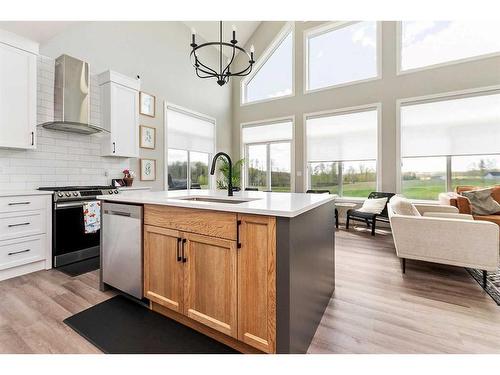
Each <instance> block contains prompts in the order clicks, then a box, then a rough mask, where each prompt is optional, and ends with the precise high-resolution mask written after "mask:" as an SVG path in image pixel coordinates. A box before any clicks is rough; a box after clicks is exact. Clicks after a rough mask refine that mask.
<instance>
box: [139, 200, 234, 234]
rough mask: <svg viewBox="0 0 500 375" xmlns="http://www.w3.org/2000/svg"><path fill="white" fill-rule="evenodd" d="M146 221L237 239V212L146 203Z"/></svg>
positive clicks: (166, 226) (150, 223) (187, 230)
mask: <svg viewBox="0 0 500 375" xmlns="http://www.w3.org/2000/svg"><path fill="white" fill-rule="evenodd" d="M144 223H145V224H147V225H154V226H157V227H163V228H170V229H177V230H181V231H184V232H189V233H197V234H203V235H206V236H211V237H219V238H225V239H228V240H236V225H237V224H236V214H235V213H232V212H221V211H210V210H198V209H193V208H183V207H170V206H158V205H145V206H144Z"/></svg>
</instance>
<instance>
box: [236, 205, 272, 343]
mask: <svg viewBox="0 0 500 375" xmlns="http://www.w3.org/2000/svg"><path fill="white" fill-rule="evenodd" d="M238 220H239V223H240V224H239V234H240V243H241V248H240V249H238V340H240V341H243V342H245V343H247V344H248V345H251V346H253V347H255V348H257V349H260V350H262V351H263V352H266V353H275V352H276V218H275V217H270V216H262V215H243V214H241V215H238Z"/></svg>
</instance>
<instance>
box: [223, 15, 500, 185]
mask: <svg viewBox="0 0 500 375" xmlns="http://www.w3.org/2000/svg"><path fill="white" fill-rule="evenodd" d="M284 24H285V22H278V21H276V22H263V23H261V25H260V26H259V28H258V29H257V30H256V31H255V33H254V34H253V36H252V37H251V38H250V39H249V41H248V42H247V48H248V46H250V45H251V44H253V45H254V46H255V51H256V56H257V57H258V56H261V54H262V52H263V51H264V50H265V49H266V48H267V46H268V45H269V44H270V43H271V42H272V40H273V39H274V37H275V36H276V35H277V34H278V33H279V31H280V30H281V28H282V27H283V26H284ZM321 24H322V22H294V25H295V43H294V46H295V75H294V76H295V96H293V97H289V98H284V99H278V100H273V101H269V102H264V103H256V104H253V105H246V106H240V81H241V79H238V80H236V79H235V80H234V82H233V93H232V103H233V155H235V156H236V155H239V154H240V144H239V142H240V124H241V123H244V122H250V121H259V120H264V119H268V118H277V117H283V116H290V115H295V166H296V171H297V172H302V173H305V171H304V170H303V169H304V155H303V150H304V139H303V134H304V133H303V128H304V124H303V115H304V113H310V112H318V111H324V110H333V109H339V108H347V107H354V106H359V105H364V104H371V103H377V102H380V103H381V104H382V135H381V138H382V139H381V141H382V147H381V149H382V153H381V155H379V157H381V166H382V170H381V171H379V172H380V177H381V189H382V190H384V191H395V190H396V165H397V161H396V100H397V99H400V98H409V97H416V96H422V95H430V94H437V93H444V92H449V91H457V90H465V89H470V88H476V87H483V86H491V85H498V84H500V57H491V58H486V59H481V60H475V61H470V62H464V63H459V64H454V65H449V66H445V67H440V68H436V69H429V70H425V71H420V72H416V73H411V74H404V75H399V76H398V75H396V22H382V79H380V80H376V81H371V82H366V83H358V84H354V85H350V86H345V87H339V88H333V89H329V90H324V91H320V92H315V93H309V94H304V87H303V84H304V80H303V69H304V40H303V31H304V30H307V29H309V28H311V27H315V26H319V25H321ZM339 53H341V51H339ZM240 58H241V56H240ZM304 183H305V180H304V176H303V175H302V176H296V178H295V189H296V191H298V192H300V191H304Z"/></svg>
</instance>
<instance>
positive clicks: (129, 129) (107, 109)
mask: <svg viewBox="0 0 500 375" xmlns="http://www.w3.org/2000/svg"><path fill="white" fill-rule="evenodd" d="M99 87H100V94H101V95H100V96H101V126H102V127H103V128H104V129H105V130H107V131H108V132H109V133H105V134H104V135H103V139H102V148H101V151H102V156H119V157H126V158H137V157H139V89H140V81H139V80H138V79H133V78H129V77H126V76H124V75H122V74H119V73H116V72H113V71H107V72H104V73H101V74H100V75H99Z"/></svg>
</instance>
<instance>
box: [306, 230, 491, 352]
mask: <svg viewBox="0 0 500 375" xmlns="http://www.w3.org/2000/svg"><path fill="white" fill-rule="evenodd" d="M337 234H338V235H337V237H336V240H337V243H336V250H337V252H336V259H335V260H336V272H337V273H336V278H335V279H336V289H335V295H334V298H332V299H331V300H330V305H329V307H328V308H327V310H326V312H325V315H324V316H323V320H322V322H321V324H320V326H319V328H318V330H317V331H316V335H315V337H314V339H313V342H312V343H311V346H310V347H309V352H310V353H500V306H497V305H496V304H495V302H494V301H493V300H492V299H491V297H490V296H488V294H486V292H484V291H483V289H482V288H481V287H480V286H479V284H478V283H477V282H476V281H475V280H473V279H472V277H470V276H469V274H468V273H467V272H466V271H465V269H463V268H459V267H449V266H443V265H437V264H431V263H426V262H419V261H411V260H408V261H407V262H406V274H405V275H402V274H401V271H400V270H401V268H400V263H399V260H398V258H397V257H396V255H395V250H394V244H393V241H392V236H391V235H390V234H389V233H387V235H385V236H384V235H379V234H377V236H376V237H375V238H373V237H371V236H370V235H369V234H368V233H367V232H366V231H364V230H363V231H362V232H361V231H356V230H351V231H350V232H346V231H345V230H342V229H341V230H340V232H337Z"/></svg>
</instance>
